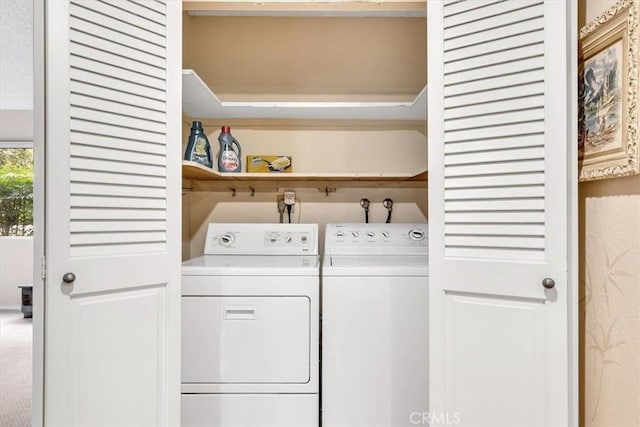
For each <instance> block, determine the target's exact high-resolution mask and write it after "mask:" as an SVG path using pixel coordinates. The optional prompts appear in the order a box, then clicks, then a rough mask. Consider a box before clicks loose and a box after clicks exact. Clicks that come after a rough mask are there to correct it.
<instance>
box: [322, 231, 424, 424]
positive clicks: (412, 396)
mask: <svg viewBox="0 0 640 427" xmlns="http://www.w3.org/2000/svg"><path fill="white" fill-rule="evenodd" d="M324 249H325V255H324V260H323V268H322V425H323V426H326V427H337V426H341V427H344V426H349V427H356V426H363V427H364V426H366V427H371V426H394V427H397V426H412V425H416V424H422V420H423V417H426V416H428V415H427V411H428V389H429V383H428V366H429V359H428V320H429V314H428V294H429V291H428V239H427V224H329V225H327V228H326V236H325V248H324ZM423 414H424V415H423Z"/></svg>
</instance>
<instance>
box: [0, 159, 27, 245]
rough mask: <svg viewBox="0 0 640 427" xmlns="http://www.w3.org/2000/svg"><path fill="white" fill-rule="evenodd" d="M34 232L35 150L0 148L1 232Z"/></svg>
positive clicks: (3, 234) (14, 233)
mask: <svg viewBox="0 0 640 427" xmlns="http://www.w3.org/2000/svg"><path fill="white" fill-rule="evenodd" d="M32 234H33V150H32V149H26V148H2V149H0V236H31V235H32Z"/></svg>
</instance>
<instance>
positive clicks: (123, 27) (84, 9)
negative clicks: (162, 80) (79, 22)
mask: <svg viewBox="0 0 640 427" xmlns="http://www.w3.org/2000/svg"><path fill="white" fill-rule="evenodd" d="M72 5H73V7H72V8H71V11H70V13H71V16H73V17H78V18H81V19H84V20H86V21H88V22H91V23H93V24H95V25H97V26H101V27H103V28H108V29H110V30H111V31H115V32H118V33H120V34H122V35H128V36H130V37H134V38H136V39H138V40H140V41H143V42H146V43H150V44H153V45H155V46H156V47H157V48H159V49H162V52H164V44H165V38H164V36H162V35H159V34H155V33H153V32H149V31H147V30H146V29H145V28H144V26H142V27H140V26H138V25H135V24H134V23H130V22H127V21H126V20H122V19H119V18H117V17H115V16H112V15H110V14H109V13H108V12H107V13H105V12H104V11H103V10H102V9H100V7H99V6H100V5H99V2H97V1H76V2H73V3H72ZM160 56H163V57H164V55H163V54H162V53H161V54H160Z"/></svg>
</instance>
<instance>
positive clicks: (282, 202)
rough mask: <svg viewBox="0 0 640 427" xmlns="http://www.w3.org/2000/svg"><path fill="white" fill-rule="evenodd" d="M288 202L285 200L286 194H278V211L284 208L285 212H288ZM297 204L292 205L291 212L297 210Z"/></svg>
mask: <svg viewBox="0 0 640 427" xmlns="http://www.w3.org/2000/svg"><path fill="white" fill-rule="evenodd" d="M286 206H287V205H286V203H285V200H284V194H278V197H277V208H278V212H280V210H281V209H282V211H283V212H286ZM295 210H296V209H295V205H291V213H293V212H295Z"/></svg>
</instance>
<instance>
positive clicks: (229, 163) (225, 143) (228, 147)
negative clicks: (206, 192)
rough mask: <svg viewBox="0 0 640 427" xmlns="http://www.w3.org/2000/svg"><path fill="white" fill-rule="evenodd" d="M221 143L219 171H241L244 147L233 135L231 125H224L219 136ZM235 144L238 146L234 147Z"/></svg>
mask: <svg viewBox="0 0 640 427" xmlns="http://www.w3.org/2000/svg"><path fill="white" fill-rule="evenodd" d="M218 142H219V143H220V153H218V171H220V172H241V171H242V164H241V163H240V158H241V156H242V149H241V148H240V144H239V143H238V140H237V139H235V138H234V137H233V136H232V135H231V128H230V127H229V126H222V131H221V132H220V136H219V137H218ZM234 146H235V147H236V148H237V149H236V148H234Z"/></svg>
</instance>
